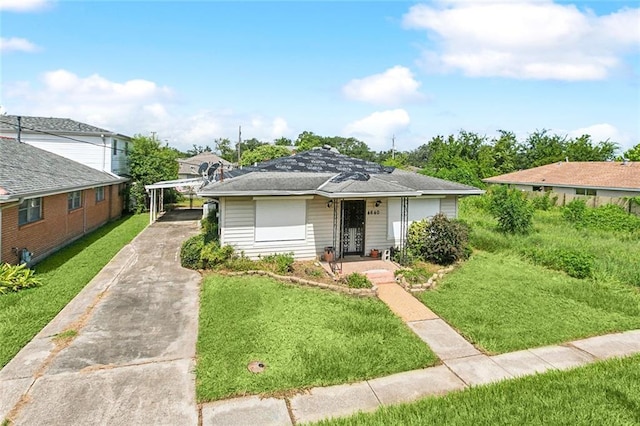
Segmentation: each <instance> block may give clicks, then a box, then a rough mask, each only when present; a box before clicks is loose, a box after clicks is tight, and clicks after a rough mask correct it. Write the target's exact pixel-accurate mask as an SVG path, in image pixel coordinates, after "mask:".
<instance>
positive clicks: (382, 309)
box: [196, 275, 437, 401]
mask: <svg viewBox="0 0 640 426" xmlns="http://www.w3.org/2000/svg"><path fill="white" fill-rule="evenodd" d="M197 349H198V356H197V359H198V363H197V368H196V374H197V397H198V400H199V401H210V400H215V399H220V398H223V397H229V396H234V395H244V394H261V393H273V392H280V391H288V390H293V389H299V388H306V387H311V386H326V385H331V384H337V383H345V382H351V381H356V380H363V379H367V378H371V377H377V376H382V375H386V374H390V373H395V372H399V371H406V370H410V369H415V368H421V367H425V366H429V365H433V364H435V363H436V362H437V358H436V357H435V355H433V353H431V352H430V351H429V349H428V348H427V346H426V345H425V344H424V343H423V342H422V341H421V340H420V339H418V337H417V336H415V335H414V334H413V333H412V332H411V331H410V330H409V329H408V328H407V327H406V326H405V325H404V324H403V323H402V321H401V320H400V319H399V318H397V317H395V316H394V315H393V314H392V313H391V312H389V310H388V309H387V307H386V306H385V305H384V304H383V303H382V302H380V301H379V300H377V299H368V298H367V299H358V298H352V297H347V296H344V295H340V294H335V293H331V292H327V291H322V290H317V289H309V288H300V287H295V286H290V285H285V284H282V283H279V282H277V281H274V280H272V279H268V278H262V277H221V276H216V275H209V276H207V277H206V278H205V279H204V281H203V285H202V294H201V307H200V331H199V336H198V345H197ZM251 361H262V362H264V363H265V364H266V366H267V368H266V370H265V371H264V372H263V373H260V374H253V373H250V372H249V371H248V370H247V364H248V363H249V362H251Z"/></svg>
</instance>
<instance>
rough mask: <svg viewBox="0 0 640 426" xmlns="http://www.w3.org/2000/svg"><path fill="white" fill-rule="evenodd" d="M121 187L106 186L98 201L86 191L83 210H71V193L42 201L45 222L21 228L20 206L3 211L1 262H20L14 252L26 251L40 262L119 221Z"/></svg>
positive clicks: (29, 224)
mask: <svg viewBox="0 0 640 426" xmlns="http://www.w3.org/2000/svg"><path fill="white" fill-rule="evenodd" d="M118 187H119V185H112V186H110V187H105V191H104V194H105V199H104V200H102V201H99V202H96V196H95V190H94V189H87V190H84V191H82V192H83V193H82V207H81V208H79V209H76V210H72V211H68V209H67V194H58V195H52V196H48V197H43V199H42V219H41V220H39V221H37V222H32V223H28V224H26V225H22V226H18V206H17V205H16V206H13V207H8V208H5V209H3V210H2V229H1V231H2V240H1V242H2V247H1V250H2V251H1V252H0V261H1V262H9V263H17V262H18V260H19V259H18V257H17V256H16V254H15V252H14V251H13V250H12V248H13V247H16V248H18V249H22V248H26V249H28V250H29V251H30V252H32V253H33V260H34V261H39V260H41V259H42V258H44V257H46V256H47V255H49V254H51V253H52V252H54V251H55V250H57V249H59V248H61V247H63V246H65V245H66V244H68V243H70V242H71V241H73V240H75V239H77V238H78V237H80V236H82V235H83V234H86V233H88V232H91V231H92V230H94V229H96V228H98V227H99V226H101V225H103V224H105V223H106V222H108V221H109V220H110V219H115V218H117V217H119V216H120V214H121V212H122V196H121V195H119V194H120V192H119V191H118Z"/></svg>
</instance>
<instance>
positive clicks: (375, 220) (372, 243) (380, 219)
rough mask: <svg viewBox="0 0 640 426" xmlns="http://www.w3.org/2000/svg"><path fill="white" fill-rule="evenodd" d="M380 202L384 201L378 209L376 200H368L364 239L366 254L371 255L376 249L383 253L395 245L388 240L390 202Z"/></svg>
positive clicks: (383, 199)
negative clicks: (372, 250)
mask: <svg viewBox="0 0 640 426" xmlns="http://www.w3.org/2000/svg"><path fill="white" fill-rule="evenodd" d="M380 201H382V204H380V205H379V206H378V207H376V200H373V199H369V200H367V216H366V221H365V237H364V244H365V250H364V253H365V254H369V252H370V251H371V249H374V248H375V249H378V250H380V251H381V252H382V251H384V250H385V249H387V248H389V247H391V246H392V245H393V241H392V240H389V239H387V208H388V200H387V199H386V198H381V199H380ZM377 213H379V214H377Z"/></svg>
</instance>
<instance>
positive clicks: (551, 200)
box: [531, 192, 558, 211]
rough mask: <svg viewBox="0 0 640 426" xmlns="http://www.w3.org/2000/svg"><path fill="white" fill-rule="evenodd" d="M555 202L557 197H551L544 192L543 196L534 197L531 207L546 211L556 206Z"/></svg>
mask: <svg viewBox="0 0 640 426" xmlns="http://www.w3.org/2000/svg"><path fill="white" fill-rule="evenodd" d="M556 201H558V197H557V196H556V197H551V193H550V192H545V193H544V194H543V195H534V197H533V198H532V199H531V205H532V206H533V208H534V209H535V210H544V211H547V210H549V209H550V208H551V207H553V206H555V205H556Z"/></svg>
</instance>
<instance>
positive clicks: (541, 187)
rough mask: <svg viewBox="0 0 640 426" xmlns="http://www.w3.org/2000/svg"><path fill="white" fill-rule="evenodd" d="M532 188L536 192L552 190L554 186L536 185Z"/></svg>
mask: <svg viewBox="0 0 640 426" xmlns="http://www.w3.org/2000/svg"><path fill="white" fill-rule="evenodd" d="M532 189H533V191H534V192H542V191H544V192H551V191H553V187H551V186H534V187H533V188H532Z"/></svg>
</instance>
